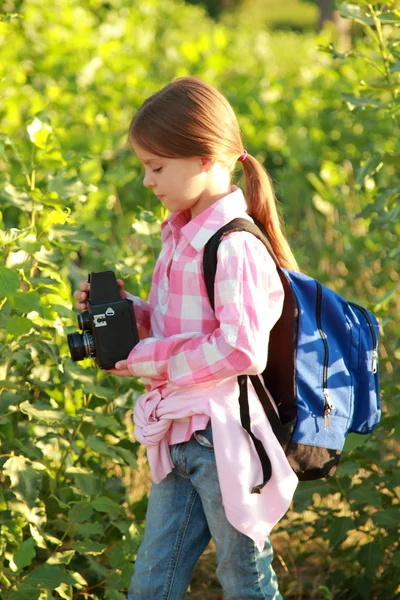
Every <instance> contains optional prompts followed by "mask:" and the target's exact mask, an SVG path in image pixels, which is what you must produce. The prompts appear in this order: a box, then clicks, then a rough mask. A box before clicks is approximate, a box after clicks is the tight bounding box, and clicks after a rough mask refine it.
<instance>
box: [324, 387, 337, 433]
mask: <svg viewBox="0 0 400 600" xmlns="http://www.w3.org/2000/svg"><path fill="white" fill-rule="evenodd" d="M323 394H324V398H325V408H324V429H325V431H329V429H330V426H331V422H330V418H329V417H330V414H331V412H332V410H333V409H334V408H335V407H334V406H333V402H332V400H331V398H330V395H329V390H328V388H324V389H323Z"/></svg>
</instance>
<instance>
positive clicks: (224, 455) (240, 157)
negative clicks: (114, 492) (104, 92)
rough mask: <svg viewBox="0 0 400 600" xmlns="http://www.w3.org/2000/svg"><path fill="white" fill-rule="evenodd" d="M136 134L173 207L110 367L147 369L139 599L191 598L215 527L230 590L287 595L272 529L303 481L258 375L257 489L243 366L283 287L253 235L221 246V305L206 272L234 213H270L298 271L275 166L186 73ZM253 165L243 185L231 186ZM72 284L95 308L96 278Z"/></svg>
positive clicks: (217, 97)
mask: <svg viewBox="0 0 400 600" xmlns="http://www.w3.org/2000/svg"><path fill="white" fill-rule="evenodd" d="M129 140H130V143H131V145H132V148H133V151H134V153H135V154H136V156H137V158H138V159H139V160H140V162H141V163H142V165H143V166H144V172H145V174H144V181H143V183H144V185H145V186H146V187H148V188H151V189H152V190H153V191H154V194H155V195H156V196H157V198H158V199H159V200H160V202H162V203H163V204H164V206H165V207H166V208H167V209H169V210H170V211H171V214H170V215H169V216H168V218H167V219H166V220H165V221H164V223H163V224H162V226H161V230H162V242H163V247H162V251H161V254H160V257H159V259H158V261H157V264H156V267H155V271H154V275H153V282H152V289H151V292H150V296H149V301H148V302H144V301H143V300H140V299H139V298H136V297H132V296H129V294H127V293H126V292H125V291H124V286H123V282H122V281H120V286H121V295H122V296H123V297H130V298H131V299H132V301H133V302H134V306H135V314H136V318H137V321H138V325H139V329H140V335H141V341H140V342H139V344H138V345H137V346H136V347H135V348H133V350H132V351H131V353H130V354H129V356H128V357H127V360H124V361H120V362H119V363H117V364H116V365H115V369H113V370H112V371H110V372H111V373H113V374H115V375H118V376H122V377H132V376H134V377H141V378H143V381H144V383H145V385H146V388H147V390H148V392H147V393H145V394H144V395H142V396H141V398H140V399H139V400H138V402H137V404H136V407H135V411H134V420H135V436H136V438H137V440H139V441H140V442H141V443H143V444H145V445H146V446H147V454H148V460H149V463H150V469H151V474H152V479H153V482H154V485H153V486H152V489H151V493H150V498H149V504H148V511H147V517H146V529H145V534H144V539H143V542H142V545H141V547H140V549H139V552H138V556H137V561H136V565H135V574H134V576H133V578H132V583H131V586H130V589H129V593H128V598H129V600H166V599H169V600H182V599H184V598H185V597H186V590H187V587H188V584H189V582H190V579H191V575H192V572H193V569H194V567H195V564H196V562H197V560H198V558H199V556H200V555H201V553H202V552H203V550H204V548H205V547H206V546H207V544H208V542H209V540H210V537H212V538H213V539H214V541H215V545H216V553H217V561H218V568H217V576H218V579H219V581H220V583H221V585H222V588H223V592H224V598H225V600H253V599H254V600H255V599H257V600H258V599H265V598H268V599H271V600H272V599H275V600H276V599H280V598H281V595H280V593H279V591H278V584H277V581H276V576H275V573H274V571H273V569H272V566H271V560H272V549H271V544H270V541H269V538H268V536H269V533H270V530H271V528H272V527H273V525H274V524H275V523H276V522H277V521H278V520H279V519H280V518H281V517H282V516H283V515H284V513H285V512H286V510H287V508H288V507H289V504H290V502H291V499H292V496H293V493H294V490H295V488H296V484H297V477H296V476H295V475H294V473H293V471H292V470H291V468H290V466H289V464H288V462H287V460H286V457H285V454H284V452H283V450H282V448H281V446H280V444H279V443H278V441H277V440H276V438H275V436H274V434H273V433H272V430H271V427H270V424H269V422H268V419H267V418H266V416H265V414H264V412H263V409H262V407H261V405H260V402H259V400H258V398H257V396H256V394H255V392H254V389H253V388H252V386H251V384H250V383H249V390H248V394H249V405H250V413H251V421H252V429H253V431H254V433H255V435H256V437H258V438H259V439H260V440H261V441H262V442H263V445H264V447H265V449H266V451H267V453H268V456H269V458H270V461H271V463H272V477H271V479H270V480H269V482H268V483H267V484H266V485H265V487H264V488H263V490H262V492H261V493H260V494H254V493H252V491H254V490H253V487H254V486H255V485H256V484H257V483H259V482H260V480H261V477H262V476H261V465H260V463H259V459H258V456H257V453H256V451H255V448H254V445H253V442H252V440H251V439H250V437H249V436H248V434H247V433H246V431H245V430H244V429H243V428H242V426H241V423H240V414H239V404H238V396H239V390H238V383H237V376H238V375H239V374H257V373H260V372H262V371H263V369H264V367H265V364H266V361H267V346H268V344H267V340H268V335H269V331H270V330H271V328H272V327H273V325H274V323H275V322H276V321H277V319H278V318H279V316H280V314H281V310H282V304H283V295H284V294H283V289H282V286H281V283H280V279H279V276H278V274H277V272H276V268H275V265H274V262H273V260H272V259H271V257H270V256H269V254H268V252H267V250H266V249H265V247H264V245H263V244H262V243H261V242H260V241H259V240H258V239H256V238H255V237H254V236H252V235H251V234H250V233H247V232H235V233H231V234H229V235H226V236H225V238H224V239H223V241H222V242H221V244H220V246H219V250H218V265H217V273H216V280H215V312H214V311H213V310H212V308H211V306H210V304H209V301H208V297H207V292H206V289H205V284H204V280H203V274H202V256H203V251H204V246H205V244H206V242H207V241H208V240H209V239H210V237H211V236H212V235H213V233H215V232H216V231H217V230H218V229H219V228H220V227H222V226H223V225H224V224H226V223H228V222H229V221H231V220H232V219H233V218H235V217H242V218H247V219H250V220H251V217H255V218H256V219H258V221H260V222H261V223H262V224H263V225H264V227H265V229H266V232H267V234H268V237H269V239H270V242H271V244H272V247H273V250H274V252H275V254H276V255H277V257H278V259H279V260H280V263H281V264H282V265H283V266H285V267H288V268H291V269H297V265H296V261H295V259H294V257H293V255H292V253H291V250H290V248H289V245H288V243H287V241H286V239H285V237H284V234H283V232H282V228H281V225H280V220H279V217H278V212H277V207H276V200H275V196H274V193H273V191H272V188H271V185H270V181H269V178H268V175H267V174H266V172H265V171H264V169H263V167H262V166H261V165H260V164H259V163H258V162H257V160H256V159H255V158H254V157H252V156H250V155H249V154H248V153H247V152H246V151H245V150H244V149H243V144H242V141H241V136H240V130H239V126H238V122H237V120H236V117H235V114H234V112H233V110H232V108H231V106H230V105H229V103H228V101H227V100H226V99H225V98H224V97H223V96H222V95H221V94H220V93H219V92H218V91H217V90H216V89H214V88H213V87H211V86H210V85H208V84H206V83H204V82H203V81H201V80H199V79H196V78H193V77H185V78H181V79H177V80H175V81H173V82H172V83H170V84H169V85H167V86H166V87H165V88H163V89H162V90H161V91H159V92H157V93H156V94H154V95H153V96H151V97H150V98H148V99H147V100H146V101H145V102H144V104H143V105H142V106H141V107H140V109H139V110H138V111H137V113H136V114H135V116H134V118H133V120H132V123H131V126H130V130H129ZM236 161H240V162H241V163H242V165H243V169H244V176H245V186H246V194H245V196H243V193H242V191H241V190H240V189H239V188H237V187H235V186H232V184H231V176H232V173H233V170H234V167H235V164H236ZM80 287H81V291H79V292H78V291H77V292H75V297H76V298H77V300H79V302H78V303H77V308H79V309H83V308H85V301H86V299H87V291H88V289H89V288H88V284H87V283H81V285H80Z"/></svg>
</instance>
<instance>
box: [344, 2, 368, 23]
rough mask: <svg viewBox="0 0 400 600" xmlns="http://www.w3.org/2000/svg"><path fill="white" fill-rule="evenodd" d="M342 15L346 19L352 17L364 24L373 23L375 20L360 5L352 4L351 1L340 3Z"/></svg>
mask: <svg viewBox="0 0 400 600" xmlns="http://www.w3.org/2000/svg"><path fill="white" fill-rule="evenodd" d="M338 10H339V13H340V16H341V17H343V18H345V19H352V20H353V21H356V22H357V23H361V24H362V25H373V24H374V20H373V19H371V17H367V16H366V15H365V14H364V13H363V12H362V10H361V7H360V6H356V5H355V4H351V3H349V2H343V3H342V4H339V5H338Z"/></svg>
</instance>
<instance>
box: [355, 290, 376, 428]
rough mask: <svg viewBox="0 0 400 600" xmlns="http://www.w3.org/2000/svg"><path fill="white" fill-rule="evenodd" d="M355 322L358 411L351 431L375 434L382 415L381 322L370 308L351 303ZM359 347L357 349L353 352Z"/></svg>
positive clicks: (356, 409)
mask: <svg viewBox="0 0 400 600" xmlns="http://www.w3.org/2000/svg"><path fill="white" fill-rule="evenodd" d="M349 305H350V311H351V312H352V313H353V316H352V321H353V323H354V326H355V327H356V328H357V329H358V331H359V337H358V341H359V344H358V354H357V356H356V365H355V366H356V374H355V375H356V376H355V378H354V382H355V386H354V387H355V389H354V412H353V419H352V423H351V426H350V429H349V432H350V433H371V431H373V430H374V429H375V427H376V426H377V424H378V422H379V420H380V416H381V403H380V395H379V364H378V342H379V323H378V321H377V319H376V318H375V317H374V315H373V314H371V313H370V312H369V311H368V310H366V309H365V308H363V307H362V306H359V305H358V304H354V303H353V302H350V303H349ZM354 350H355V348H353V351H354Z"/></svg>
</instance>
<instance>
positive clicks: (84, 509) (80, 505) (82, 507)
mask: <svg viewBox="0 0 400 600" xmlns="http://www.w3.org/2000/svg"><path fill="white" fill-rule="evenodd" d="M92 513H93V509H92V506H91V504H89V502H86V501H83V502H77V503H76V504H74V506H73V507H72V508H71V510H70V511H69V512H68V516H69V519H70V520H71V521H72V522H74V523H84V522H85V521H88V520H89V519H90V517H91V516H92Z"/></svg>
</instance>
